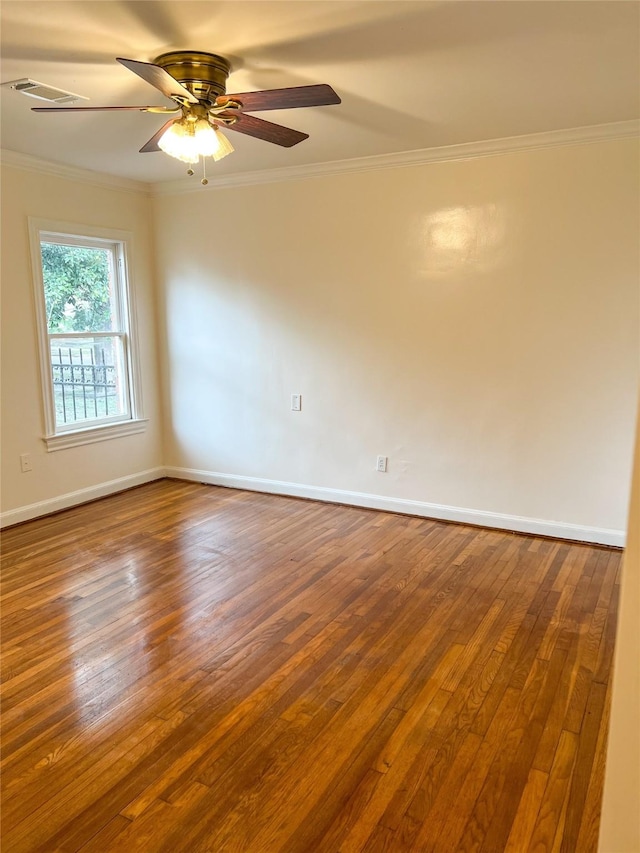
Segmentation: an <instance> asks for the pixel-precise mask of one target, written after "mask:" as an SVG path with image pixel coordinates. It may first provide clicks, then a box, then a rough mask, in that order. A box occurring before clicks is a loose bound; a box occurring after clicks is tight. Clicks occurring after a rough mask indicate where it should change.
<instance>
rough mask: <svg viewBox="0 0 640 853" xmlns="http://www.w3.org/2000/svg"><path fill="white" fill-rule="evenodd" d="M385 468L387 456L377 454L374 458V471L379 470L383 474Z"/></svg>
mask: <svg viewBox="0 0 640 853" xmlns="http://www.w3.org/2000/svg"><path fill="white" fill-rule="evenodd" d="M386 470H387V457H386V456H378V458H377V459H376V471H380V472H381V473H382V474H384V473H385V472H386Z"/></svg>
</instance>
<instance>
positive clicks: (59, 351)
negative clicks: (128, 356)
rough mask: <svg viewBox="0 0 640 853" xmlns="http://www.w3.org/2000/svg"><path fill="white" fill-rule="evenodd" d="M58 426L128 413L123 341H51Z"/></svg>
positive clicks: (112, 338) (62, 339) (117, 338)
mask: <svg viewBox="0 0 640 853" xmlns="http://www.w3.org/2000/svg"><path fill="white" fill-rule="evenodd" d="M49 343H50V347H51V368H52V372H53V396H54V402H55V409H56V426H58V427H60V426H65V425H68V424H76V423H78V422H79V421H92V420H98V419H103V418H114V417H122V416H124V415H126V414H127V411H128V409H127V404H126V400H127V389H126V387H125V383H124V371H123V369H122V367H123V352H122V340H121V339H120V337H118V336H114V337H108V338H92V337H86V338H56V339H53V340H50V342H49Z"/></svg>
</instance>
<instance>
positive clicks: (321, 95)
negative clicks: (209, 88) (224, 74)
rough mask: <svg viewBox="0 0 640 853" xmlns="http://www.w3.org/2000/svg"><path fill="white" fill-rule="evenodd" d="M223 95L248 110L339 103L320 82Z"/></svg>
mask: <svg viewBox="0 0 640 853" xmlns="http://www.w3.org/2000/svg"><path fill="white" fill-rule="evenodd" d="M225 97H230V98H233V99H234V100H237V101H240V103H241V104H242V108H243V109H244V110H247V111H248V112H253V111H254V110H289V109H294V108H295V107H322V106H326V105H327V104H340V103H341V100H340V98H339V96H338V95H336V93H335V92H334V91H333V89H332V88H331V86H328V85H327V84H326V83H320V84H318V85H317V86H291V87H290V88H288V89H267V90H266V91H264V92H242V93H239V94H237V95H235V94H234V95H227V96H225ZM219 100H222V99H219Z"/></svg>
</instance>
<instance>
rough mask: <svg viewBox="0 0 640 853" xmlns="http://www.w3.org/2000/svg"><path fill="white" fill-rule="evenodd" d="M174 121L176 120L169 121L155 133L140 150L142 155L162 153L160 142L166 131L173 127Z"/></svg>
mask: <svg viewBox="0 0 640 853" xmlns="http://www.w3.org/2000/svg"><path fill="white" fill-rule="evenodd" d="M174 121H175V119H173V118H172V119H170V120H169V121H167V122H165V123H164V124H163V125H162V127H161V128H160V130H158V131H157V132H156V133H154V134H153V136H152V137H151V139H150V140H149V141H148V142H145V144H144V145H143V146H142V148H141V149H140V154H148V153H149V152H150V151H161V150H162V149H160V148H158V140H159V139H160V137H161V136H162V134H163V133H164V132H165V130H167V128H169V127H171V125H172V124H173V122H174Z"/></svg>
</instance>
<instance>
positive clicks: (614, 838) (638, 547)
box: [599, 407, 640, 853]
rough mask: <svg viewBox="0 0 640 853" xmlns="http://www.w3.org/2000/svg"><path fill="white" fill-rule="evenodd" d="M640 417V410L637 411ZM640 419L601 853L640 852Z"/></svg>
mask: <svg viewBox="0 0 640 853" xmlns="http://www.w3.org/2000/svg"><path fill="white" fill-rule="evenodd" d="M639 413H640V407H639ZM638 804H640V419H639V420H638V432H637V438H636V451H635V465H634V473H633V486H632V493H631V511H630V513H629V538H628V542H627V549H626V551H625V555H624V565H623V568H622V581H621V585H620V615H619V617H618V630H617V634H616V653H615V660H614V666H613V696H612V702H611V724H610V731H609V745H608V751H607V765H606V773H605V785H604V800H603V803H602V817H601V821H600V847H599V849H600V851H601V853H638V850H640V810H639V809H638Z"/></svg>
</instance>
